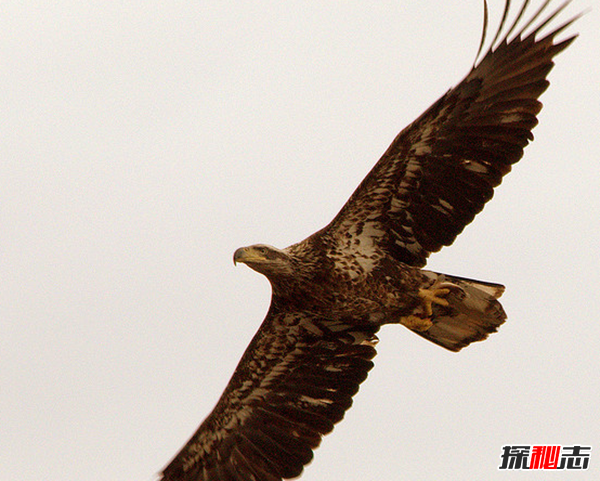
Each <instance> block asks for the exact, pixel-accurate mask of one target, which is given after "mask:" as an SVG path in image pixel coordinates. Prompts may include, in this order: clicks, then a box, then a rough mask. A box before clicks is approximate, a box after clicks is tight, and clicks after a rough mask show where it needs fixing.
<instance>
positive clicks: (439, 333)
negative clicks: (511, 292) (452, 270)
mask: <svg viewBox="0 0 600 481" xmlns="http://www.w3.org/2000/svg"><path fill="white" fill-rule="evenodd" d="M426 274H427V275H428V276H432V277H434V276H435V279H434V286H435V285H437V286H440V287H443V288H446V289H448V290H449V292H448V293H447V294H446V295H445V296H444V298H445V299H446V301H448V305H447V306H445V305H442V304H436V303H434V304H433V305H432V311H433V315H432V317H431V322H432V325H431V327H429V328H428V329H427V330H426V331H420V332H419V331H414V332H416V333H417V334H419V335H420V336H422V337H424V338H425V339H428V340H430V341H431V342H435V343H436V344H438V345H440V346H442V347H445V348H446V349H449V350H450V351H455V352H456V351H460V350H461V349H462V348H463V347H465V346H468V345H469V344H471V343H472V342H475V341H483V340H484V339H486V338H487V337H488V336H489V335H490V334H491V333H493V332H496V331H497V330H498V327H499V326H500V325H501V324H502V323H504V321H505V320H506V314H505V312H504V309H503V308H502V306H501V304H500V302H498V300H497V299H498V298H499V297H500V296H501V295H502V293H503V292H504V286H502V285H500V284H493V283H490V282H481V281H475V280H472V279H465V278H462V277H456V276H449V275H446V274H437V273H434V272H426Z"/></svg>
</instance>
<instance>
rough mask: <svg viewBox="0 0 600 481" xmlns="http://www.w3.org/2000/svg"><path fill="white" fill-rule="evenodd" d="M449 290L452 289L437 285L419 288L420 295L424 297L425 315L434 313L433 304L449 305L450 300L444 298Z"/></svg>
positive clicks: (428, 315)
mask: <svg viewBox="0 0 600 481" xmlns="http://www.w3.org/2000/svg"><path fill="white" fill-rule="evenodd" d="M449 292H450V289H448V288H447V287H439V286H438V287H436V286H435V285H434V286H432V287H430V288H428V289H419V297H421V298H422V299H423V305H424V306H425V315H426V316H427V317H430V316H432V315H433V304H439V305H440V306H447V305H448V301H447V300H446V299H444V296H446V295H448V293H449Z"/></svg>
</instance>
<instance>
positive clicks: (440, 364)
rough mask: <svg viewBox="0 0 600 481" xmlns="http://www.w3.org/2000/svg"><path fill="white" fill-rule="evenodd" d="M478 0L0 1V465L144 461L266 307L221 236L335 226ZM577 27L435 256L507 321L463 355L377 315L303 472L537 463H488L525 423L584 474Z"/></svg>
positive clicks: (437, 86) (430, 90)
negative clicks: (483, 285)
mask: <svg viewBox="0 0 600 481" xmlns="http://www.w3.org/2000/svg"><path fill="white" fill-rule="evenodd" d="M482 3H483V1H482V0H468V1H458V0H456V1H454V0H453V1H446V2H438V1H433V0H428V1H420V2H402V1H398V0H395V1H378V2H371V1H364V0H363V1H360V2H356V1H347V2H340V1H325V2H323V1H320V2H306V1H290V0H286V1H252V2H230V1H223V0H219V1H212V0H197V1H187V0H186V1H183V0H182V1H169V2H163V1H160V2H159V1H152V0H144V1H118V2H117V1H115V2H98V1H93V2H91V1H90V2H82V1H70V0H65V1H63V2H47V1H11V0H9V1H5V2H3V6H2V14H1V17H0V58H1V59H2V60H1V63H0V64H1V67H0V91H1V92H2V95H1V96H0V105H1V107H0V108H1V111H2V122H1V125H0V130H1V132H0V135H1V138H2V141H1V142H0V158H1V159H2V160H1V162H0V196H1V202H0V311H1V312H0V390H1V394H0V429H1V434H0V481H42V480H43V481H82V480H84V481H88V480H89V481H96V480H98V481H100V480H102V481H106V480H111V481H128V480H148V481H149V480H152V479H154V477H155V473H156V472H157V471H159V470H160V469H161V468H162V467H163V466H164V465H165V464H166V463H167V462H168V461H169V459H170V458H171V457H172V456H173V455H174V454H175V453H176V452H177V450H179V448H180V447H181V446H182V445H183V443H184V442H185V441H187V439H188V437H189V436H190V435H191V434H192V433H193V431H194V430H195V429H196V427H197V426H198V424H199V423H200V422H201V421H202V419H203V418H204V417H205V416H206V415H207V414H208V413H209V411H210V410H211V409H212V407H213V405H214V404H215V402H216V401H217V399H218V397H219V395H220V394H221V391H222V389H223V388H224V386H225V384H226V383H227V381H228V379H229V377H230V375H231V373H232V372H233V369H234V368H235V365H236V364H237V362H238V360H239V358H240V356H241V355H242V353H243V351H244V349H245V347H246V346H247V344H248V342H249V340H250V338H251V337H252V335H253V334H254V332H255V331H256V330H257V329H258V327H259V325H260V323H261V321H262V319H263V317H264V315H265V313H266V310H267V307H268V303H269V296H270V292H269V287H268V283H267V281H266V280H265V279H264V278H263V277H262V276H260V275H258V274H256V273H254V272H252V271H250V270H249V269H247V268H246V267H244V266H241V267H238V268H234V266H233V264H232V253H233V251H234V250H235V248H237V247H239V246H242V245H247V244H251V243H254V242H265V243H269V244H273V245H276V246H280V247H284V246H286V245H289V244H291V243H294V242H297V241H299V240H301V239H303V238H305V237H306V236H308V235H309V234H311V233H312V232H314V231H315V230H317V229H319V228H320V227H322V226H323V225H325V224H326V223H327V222H329V220H330V219H331V218H332V217H333V216H334V215H335V214H336V213H337V211H338V210H339V208H340V207H341V206H342V205H343V203H344V202H345V201H346V199H347V198H348V196H349V195H350V194H351V193H352V191H353V190H354V188H355V187H356V186H357V185H358V183H359V182H360V180H361V179H362V178H363V177H364V176H365V175H366V173H367V172H368V170H369V169H370V168H371V167H372V165H373V164H374V163H375V162H376V161H377V159H378V158H379V156H380V155H381V153H382V152H383V151H384V150H385V149H386V148H387V146H388V144H389V143H390V142H391V141H392V139H393V138H394V136H395V135H396V134H397V132H398V131H400V129H401V128H403V127H404V126H405V125H406V124H408V123H409V122H411V121H412V120H413V119H414V118H415V117H417V116H418V115H419V114H420V113H421V112H422V111H423V110H424V109H425V108H427V107H428V106H429V105H430V104H431V103H432V102H433V101H435V100H436V99H437V98H438V97H439V96H440V95H441V94H442V93H443V92H445V91H446V89H448V88H449V87H451V86H452V85H454V84H456V83H458V82H459V81H460V80H461V79H462V77H463V76H464V75H465V74H466V73H467V71H468V69H469V68H470V65H471V63H472V61H473V57H474V55H475V52H476V50H477V46H478V42H479V36H480V31H481V24H482ZM489 3H490V10H491V15H492V18H491V22H495V21H496V20H497V19H498V15H499V14H500V12H501V10H502V3H503V2H502V1H501V0H490V2H489ZM533 3H534V4H536V5H537V4H539V2H538V1H534V2H533ZM558 3H560V2H557V5H558ZM592 3H593V2H592ZM588 6H590V3H589V2H586V1H584V0H576V1H575V2H574V4H572V5H571V6H570V7H569V8H568V12H567V14H566V15H564V16H563V17H562V18H564V19H566V18H568V17H569V14H575V13H576V12H578V11H580V10H583V9H585V8H587V7H588ZM592 6H593V7H597V5H596V4H595V3H594V4H593V5H592ZM570 31H572V32H575V31H578V32H580V34H581V35H580V38H579V39H578V40H577V41H576V42H575V43H574V44H573V45H572V46H571V47H570V48H569V49H568V50H567V51H566V52H565V53H563V54H561V55H560V56H559V57H558V59H557V66H556V68H555V70H554V71H553V72H552V74H551V75H550V80H551V82H552V85H551V87H550V89H549V90H548V92H547V93H545V94H544V95H543V97H542V101H543V103H544V104H545V108H544V110H543V111H542V113H541V115H540V116H539V118H540V125H539V126H538V127H537V128H536V129H535V131H534V134H535V137H536V140H535V142H534V143H533V144H532V145H531V146H530V147H529V148H528V149H527V150H526V152H525V157H524V159H523V160H522V161H521V162H520V163H519V164H518V165H517V166H516V167H515V168H514V170H513V173H511V174H510V175H509V176H508V177H507V178H506V180H505V182H504V184H503V185H502V186H501V187H500V188H499V189H498V190H497V193H496V196H495V198H494V200H493V201H492V202H491V204H489V205H488V206H487V207H486V209H485V211H484V212H483V214H481V215H480V216H479V217H478V218H477V219H476V220H475V222H474V224H473V225H472V226H470V227H469V228H467V230H466V231H465V232H464V234H463V235H461V236H460V237H459V239H458V241H457V242H456V243H455V245H454V246H452V247H450V248H447V249H445V250H443V251H442V252H441V253H439V254H437V255H435V256H433V257H432V259H431V262H430V264H429V267H430V268H431V269H434V270H438V271H441V272H446V273H450V274H455V275H460V276H466V277H471V278H479V279H483V280H489V281H494V282H500V283H503V284H505V285H506V286H507V291H506V294H505V296H504V297H503V305H504V307H505V309H506V311H507V312H508V316H509V319H508V321H507V323H506V324H505V325H504V326H503V327H502V328H501V330H500V332H499V333H498V334H495V335H493V336H492V337H491V338H490V339H489V340H487V341H486V342H484V343H478V344H476V345H473V346H471V347H469V348H467V349H466V350H464V351H463V352H461V353H459V354H453V353H449V352H447V351H445V350H443V349H441V348H439V347H437V346H435V345H433V344H430V343H428V342H427V341H424V340H422V339H421V338H419V337H418V336H415V335H414V334H412V333H410V332H408V331H407V330H406V329H403V328H401V327H400V326H390V327H386V328H384V329H383V330H382V331H381V333H380V338H381V342H380V344H379V348H378V351H379V355H378V356H377V357H376V358H375V364H376V366H375V369H374V370H373V371H372V373H371V375H370V377H369V379H368V380H367V381H366V382H365V383H364V384H363V386H362V388H361V391H360V392H359V394H358V395H357V396H356V397H355V403H354V407H353V408H352V409H351V410H350V411H349V412H348V414H347V416H346V419H345V420H344V421H343V422H342V423H340V424H339V425H338V426H337V427H336V429H335V430H334V432H333V434H331V435H329V436H327V437H326V438H325V439H324V441H323V443H322V447H321V448H319V449H318V450H317V451H316V453H315V460H314V461H313V463H312V465H310V466H309V467H308V468H307V469H306V471H305V475H304V477H303V478H302V479H303V481H316V480H324V479H326V480H328V481H342V480H344V481H353V480H356V481H358V480H364V479H372V480H375V479H390V480H392V479H406V480H457V481H458V480H465V479H486V480H501V481H506V480H508V481H510V480H514V479H518V480H528V479H534V478H535V479H536V480H539V479H549V478H550V477H551V476H549V475H548V474H547V473H546V474H544V473H536V475H533V474H531V473H522V472H519V473H507V472H499V471H497V469H496V468H497V466H498V464H499V460H500V458H499V456H500V453H501V447H502V446H503V445H504V444H517V443H523V444H563V445H565V444H587V445H592V446H593V447H594V452H593V454H592V460H591V466H592V467H591V469H590V470H589V471H588V472H585V473H576V472H570V473H568V474H567V473H565V474H564V475H561V476H563V477H561V479H569V480H588V479H600V476H599V475H600V427H599V423H598V405H599V401H600V380H599V375H598V365H599V362H600V357H599V356H598V344H599V340H600V339H599V338H600V327H599V323H600V316H599V315H598V302H599V301H600V295H599V286H600V275H599V272H600V256H599V254H598V245H599V243H600V222H598V217H599V213H600V194H599V193H598V186H599V185H600V168H599V167H598V159H599V158H600V138H599V135H598V132H599V130H600V120H599V113H600V67H599V65H600V64H599V62H598V60H597V59H598V50H599V47H600V20H599V17H598V9H597V8H596V9H595V10H593V11H592V12H591V13H589V14H588V15H586V16H585V17H584V18H583V19H581V20H580V21H578V22H577V24H576V25H575V26H574V27H573V28H571V30H570ZM552 479H554V478H552Z"/></svg>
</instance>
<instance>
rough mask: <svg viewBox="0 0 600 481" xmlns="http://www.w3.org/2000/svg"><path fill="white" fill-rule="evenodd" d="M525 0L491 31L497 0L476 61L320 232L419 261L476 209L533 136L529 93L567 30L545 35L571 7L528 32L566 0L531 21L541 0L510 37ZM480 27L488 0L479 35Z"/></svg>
mask: <svg viewBox="0 0 600 481" xmlns="http://www.w3.org/2000/svg"><path fill="white" fill-rule="evenodd" d="M527 3H528V1H527V0H526V1H525V3H524V5H523V7H522V8H521V10H520V11H519V13H518V15H517V18H516V20H515V21H514V23H513V24H512V26H511V27H510V28H508V29H507V30H508V31H507V33H506V34H505V35H504V37H503V38H502V39H501V40H498V38H499V37H500V33H501V31H502V30H503V29H504V23H505V20H506V18H507V16H508V10H509V4H510V2H509V1H507V2H506V7H505V12H504V15H503V19H502V21H501V23H500V27H499V29H498V32H497V33H496V35H495V37H494V39H493V41H492V42H491V45H490V47H489V50H488V51H487V53H485V55H484V56H483V58H482V59H481V61H480V62H479V63H478V64H477V63H476V65H475V66H474V67H473V69H472V70H471V72H470V73H469V74H468V75H467V77H466V78H465V79H464V80H463V81H462V82H461V83H460V84H459V85H458V86H456V87H454V88H453V89H451V90H449V91H448V92H447V93H446V94H445V95H444V96H443V97H442V98H440V99H439V100H438V101H437V102H436V103H434V104H433V105H432V106H431V107H430V108H429V109H428V110H427V111H426V112H425V113H424V114H423V115H421V117H419V118H418V119H417V120H416V121H415V122H413V123H412V124H411V125H409V126H408V127H407V128H406V129H404V130H403V131H402V132H401V133H400V134H399V135H398V136H397V137H396V139H395V140H394V142H393V143H392V145H391V146H390V147H389V148H388V150H387V151H386V152H385V154H384V155H383V157H382V158H381V159H380V160H379V162H378V163H377V164H376V165H375V167H374V168H373V169H372V170H371V172H370V173H369V174H368V176H367V177H366V178H365V179H364V180H363V182H362V183H361V184H360V186H359V187H358V188H357V190H356V191H355V192H354V194H353V195H352V197H351V198H350V199H349V200H348V202H347V203H346V204H345V205H344V207H343V208H342V210H341V211H340V213H339V214H338V215H337V216H336V218H335V219H334V220H333V221H332V223H331V224H329V225H328V226H327V227H325V228H324V229H323V230H322V231H321V232H320V234H321V235H326V236H329V238H330V239H336V240H337V241H336V242H337V245H338V246H339V247H340V248H342V249H352V250H357V249H359V248H360V249H362V250H363V251H364V250H365V249H369V248H371V250H372V252H370V254H372V255H373V254H375V256H377V253H381V252H382V251H385V252H386V253H387V254H388V255H392V256H393V257H394V258H396V259H398V260H400V261H402V262H405V263H407V264H411V265H415V266H423V265H425V262H426V259H427V257H428V256H429V254H430V253H432V252H436V251H438V250H440V249H441V248H442V247H443V246H447V245H450V244H451V243H452V242H453V241H454V239H455V238H456V236H457V235H458V234H460V232H462V230H463V229H464V227H465V226H466V225H467V224H469V223H470V222H471V221H472V220H473V218H474V217H475V215H476V214H478V213H479V212H480V211H481V210H482V209H483V206H484V204H485V203H486V202H487V201H488V200H490V199H491V198H492V195H493V189H494V187H496V186H497V185H499V184H500V182H501V181H502V177H503V176H504V175H505V174H507V173H508V172H509V171H510V169H511V166H512V164H514V163H515V162H517V161H518V160H519V159H520V158H521V157H522V155H523V149H524V147H525V146H526V145H527V144H528V143H529V141H530V140H532V139H533V135H532V134H531V130H532V129H533V127H534V126H535V125H536V124H537V118H536V115H537V114H538V113H539V111H540V110H541V108H542V104H541V103H540V102H539V101H538V97H539V96H540V95H541V94H542V93H543V92H544V90H546V88H547V87H548V85H549V83H548V81H547V80H546V77H547V75H548V73H549V72H550V70H551V69H552V67H553V65H554V63H553V61H552V59H553V57H554V56H555V55H556V54H558V53H559V52H560V51H562V50H564V49H565V48H566V47H567V46H568V45H569V44H570V43H571V42H572V41H573V40H574V38H575V36H573V37H570V38H568V39H566V40H563V41H561V42H559V43H556V44H555V43H554V38H555V36H556V35H557V34H558V33H559V32H561V31H562V30H563V29H565V28H566V27H567V26H569V25H570V24H571V23H572V22H573V21H574V20H575V19H576V18H577V17H575V18H573V19H571V20H570V21H569V22H567V23H565V24H563V25H561V26H560V27H558V28H555V29H554V30H552V31H551V32H550V33H549V34H547V35H546V36H543V37H541V38H539V39H536V37H538V36H540V35H539V34H540V30H541V29H542V28H543V27H544V26H546V25H547V24H548V23H549V22H550V21H552V20H553V19H554V18H555V16H556V15H557V14H558V13H559V12H560V11H561V10H562V9H563V8H564V7H565V6H566V3H565V4H563V5H562V6H560V7H559V8H558V9H557V10H556V11H555V12H553V13H552V14H551V15H550V16H549V17H548V18H546V19H545V20H543V21H540V20H539V18H540V14H541V12H542V10H543V9H544V8H545V7H546V6H547V5H548V3H549V0H548V1H546V2H545V3H544V5H543V6H542V8H540V10H539V11H537V12H536V13H535V15H533V17H532V18H531V20H529V22H527V24H526V25H525V26H524V27H523V28H522V29H521V30H520V31H519V32H518V33H517V34H516V35H515V37H514V38H513V39H509V37H510V36H511V35H512V33H513V31H514V30H515V27H516V25H517V23H518V22H519V20H520V19H521V18H522V16H523V13H524V12H525V8H526V6H527ZM536 22H537V25H536V26H535V27H533V30H532V31H531V32H530V33H527V34H526V33H525V30H527V29H528V28H530V27H531V25H532V24H535V23H536ZM486 31H487V9H486V16H485V21H484V33H483V36H482V43H481V45H483V44H484V43H485V37H486ZM480 51H481V48H480ZM477 57H479V54H478V56H477ZM367 254H369V252H367Z"/></svg>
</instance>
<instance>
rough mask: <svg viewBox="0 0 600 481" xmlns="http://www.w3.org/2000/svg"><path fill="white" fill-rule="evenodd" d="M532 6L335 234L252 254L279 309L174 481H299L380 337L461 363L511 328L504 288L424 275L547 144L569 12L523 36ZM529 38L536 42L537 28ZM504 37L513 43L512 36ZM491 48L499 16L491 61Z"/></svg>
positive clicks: (179, 461) (383, 162) (365, 185)
mask: <svg viewBox="0 0 600 481" xmlns="http://www.w3.org/2000/svg"><path fill="white" fill-rule="evenodd" d="M528 3H529V0H525V2H524V4H523V6H522V7H521V9H520V10H519V12H518V13H517V15H516V17H515V20H514V21H513V22H512V24H511V25H510V26H509V27H507V28H505V24H506V21H507V18H508V13H509V9H510V1H507V2H506V5H505V9H504V14H503V16H502V20H501V22H500V26H499V28H498V30H497V33H496V35H495V37H494V39H493V40H492V41H491V43H490V46H489V49H488V50H487V52H486V53H485V54H483V55H482V56H481V59H480V60H479V57H480V54H479V53H478V55H477V59H476V62H475V65H474V67H473V69H472V70H471V71H470V72H469V74H468V75H467V76H466V77H465V79H464V80H463V81H462V82H461V83H459V84H458V85H457V86H456V87H454V88H452V89H451V90H449V91H448V92H447V93H446V94H445V95H443V96H442V97H441V98H440V99H439V100H438V101H437V102H435V103H434V104H433V105H432V106H431V107H430V108H429V109H428V110H427V111H426V112H425V113H424V114H423V115H421V116H420V117H419V118H418V119H417V120H415V121H414V122H413V123H412V124H410V125H409V126H408V127H406V128H405V129H404V130H403V131H402V132H400V134H399V135H398V136H397V137H396V139H395V140H394V141H393V142H392V144H391V145H390V147H389V148H388V150H387V151H386V152H385V153H384V154H383V157H382V158H381V159H380V160H379V162H377V164H376V165H375V167H374V168H373V169H372V170H371V172H369V174H368V175H367V177H366V178H365V179H364V180H363V182H362V183H361V184H360V185H359V187H358V188H357V189H356V191H355V192H354V194H352V196H351V197H350V199H349V200H348V202H347V203H346V204H345V205H344V207H343V208H342V209H341V211H340V212H339V214H338V215H337V216H336V217H335V218H334V219H333V221H332V222H331V223H330V224H329V225H327V226H326V227H324V228H323V229H321V230H320V231H318V232H316V233H314V234H313V235H311V236H310V237H308V238H307V239H305V240H303V241H302V242H299V243H297V244H294V245H292V246H289V247H287V248H285V249H276V248H274V247H271V246H267V245H262V244H260V245H254V246H250V247H244V248H241V249H238V250H237V251H236V252H235V254H234V262H241V263H245V264H247V265H248V266H249V267H251V268H252V269H254V270H256V271H258V272H260V273H262V274H264V275H265V276H266V277H267V278H268V279H269V281H270V283H271V286H272V299H271V306H270V308H269V312H268V313H267V316H266V318H265V320H264V321H263V324H262V325H261V327H260V329H259V330H258V332H257V333H256V335H255V336H254V338H253V339H252V341H251V343H250V345H249V346H248V348H247V349H246V352H245V353H244V355H243V356H242V359H241V360H240V362H239V364H238V366H237V368H236V370H235V372H234V374H233V376H232V378H231V380H230V382H229V384H228V385H227V387H226V389H225V392H224V393H223V394H222V396H221V398H220V400H219V402H218V403H217V405H216V406H215V408H214V409H213V411H212V412H211V413H210V415H209V416H208V417H207V418H206V419H205V421H204V422H203V423H202V424H201V425H200V427H199V428H198V430H197V431H196V433H195V434H194V435H193V436H192V438H191V439H190V440H189V441H188V442H187V444H186V445H185V446H184V447H183V448H182V449H181V451H180V452H179V453H178V454H177V455H176V456H175V458H174V459H173V460H172V461H171V462H170V463H169V465H168V466H167V467H166V468H165V469H164V470H163V472H162V475H161V480H163V481H281V480H282V479H289V478H294V477H297V476H299V475H300V474H301V473H302V470H303V468H304V466H305V465H306V464H307V463H309V462H310V461H311V460H312V457H313V450H314V449H315V448H316V447H317V446H318V445H319V443H320V442H321V438H322V436H323V435H325V434H327V433H329V432H330V431H331V430H332V429H333V426H334V424H335V423H337V422H338V421H340V420H341V419H342V418H343V416H344V413H345V411H346V410H347V409H348V408H350V406H351V405H352V396H353V395H354V394H355V393H356V392H357V391H358V387H359V384H360V383H361V382H362V381H364V380H365V379H366V377H367V373H368V372H369V370H370V369H371V368H372V367H373V363H372V361H371V359H372V358H373V357H374V356H375V354H376V351H375V345H376V343H377V337H376V335H375V334H376V332H377V331H378V329H379V328H380V326H382V325H383V324H390V323H394V324H403V325H404V326H406V327H407V328H409V329H411V330H412V331H414V332H415V333H417V334H418V335H420V336H422V337H424V338H426V339H428V340H430V341H432V342H434V343H436V344H439V345H440V346H442V347H444V348H446V349H449V350H451V351H459V350H460V349H462V348H463V347H465V346H467V345H469V344H470V343H472V342H474V341H481V340H483V339H485V338H486V337H487V336H488V335H489V334H490V333H493V332H495V331H496V330H497V328H498V326H500V325H501V324H502V323H503V322H504V320H505V318H506V315H505V313H504V310H503V309H502V307H501V305H500V303H499V302H498V300H497V299H498V298H499V297H500V296H501V294H502V292H503V290H504V287H503V286H501V285H499V284H492V283H488V282H480V281H474V280H470V279H464V278H459V277H455V276H451V275H445V274H438V273H435V272H431V271H426V270H423V269H422V267H423V266H424V265H425V263H426V260H427V257H428V256H429V254H431V253H432V252H436V251H438V250H440V249H441V248H442V247H443V246H447V245H450V244H451V243H452V242H453V241H454V239H455V238H456V236H457V235H458V234H460V232H461V231H462V230H463V229H464V227H465V226H466V225H467V224H469V223H470V222H471V221H472V220H473V218H474V217H475V215H477V214H478V213H479V212H480V211H481V210H482V209H483V206H484V204H485V203H486V202H487V201H488V200H490V199H491V198H492V195H493V189H494V187H496V186H497V185H499V184H500V182H501V181H502V178H503V176H504V175H505V174H507V173H508V172H509V171H510V170H511V167H512V165H513V164H514V163H515V162H517V161H518V160H519V159H520V158H521V157H522V155H523V149H524V147H525V146H526V145H527V144H528V143H529V141H530V140H532V139H533V136H532V134H531V130H532V129H533V127H535V125H536V124H537V118H536V116H537V114H538V113H539V111H540V110H541V108H542V104H541V103H540V102H539V101H538V98H539V96H540V95H541V94H542V93H543V92H544V90H546V88H547V87H548V81H547V80H546V77H547V75H548V73H549V72H550V70H551V69H552V67H553V65H554V63H553V60H552V59H553V57H554V56H555V55H557V54H558V53H559V52H561V51H562V50H564V49H565V48H566V47H567V46H568V45H569V44H570V43H571V42H572V41H573V40H574V38H575V36H572V37H569V38H566V39H564V40H562V41H559V42H556V43H555V37H556V35H557V34H558V33H560V32H561V31H563V30H564V29H565V28H566V27H568V26H569V25H570V24H571V23H572V22H573V21H574V20H575V18H573V19H571V20H570V21H568V22H566V23H564V24H563V25H561V26H559V27H557V28H554V29H553V30H552V31H550V32H549V33H547V34H545V35H543V34H542V33H541V29H542V28H543V27H545V26H547V25H548V24H549V23H550V22H552V21H553V20H554V19H555V17H556V15H557V14H558V13H559V12H560V11H561V10H563V9H564V7H565V6H566V5H567V3H568V2H567V3H565V4H563V5H561V6H559V7H558V8H557V9H556V10H555V11H554V12H552V13H551V14H550V15H549V16H548V17H546V18H543V19H542V17H541V15H542V12H543V11H544V9H545V8H546V7H547V6H548V4H549V3H550V0H546V1H545V2H544V3H543V5H542V7H541V8H540V9H539V10H538V11H537V12H536V13H534V14H533V15H532V17H531V19H530V20H529V21H528V22H526V24H525V25H524V26H523V27H520V28H519V30H518V32H517V33H514V31H515V30H516V29H517V24H518V23H519V22H520V21H521V20H522V18H523V15H524V13H525V9H526V7H527V5H528ZM528 30H529V31H528ZM501 35H502V38H500V36H501ZM486 37H487V6H486V15H485V18H484V30H483V35H482V42H481V46H480V52H481V51H482V47H483V45H484V44H485V41H486Z"/></svg>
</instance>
